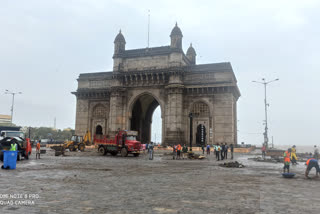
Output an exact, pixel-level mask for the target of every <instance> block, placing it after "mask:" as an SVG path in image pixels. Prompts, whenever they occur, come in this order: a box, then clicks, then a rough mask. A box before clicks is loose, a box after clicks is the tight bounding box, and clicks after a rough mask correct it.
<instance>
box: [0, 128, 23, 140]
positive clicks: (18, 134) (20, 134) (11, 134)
mask: <svg viewBox="0 0 320 214" xmlns="http://www.w3.org/2000/svg"><path fill="white" fill-rule="evenodd" d="M6 137H11V138H14V137H20V138H23V139H24V138H25V136H24V133H23V132H21V131H11V130H3V131H1V133H0V140H2V139H4V138H6Z"/></svg>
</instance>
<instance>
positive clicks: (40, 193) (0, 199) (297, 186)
mask: <svg viewBox="0 0 320 214" xmlns="http://www.w3.org/2000/svg"><path fill="white" fill-rule="evenodd" d="M66 154H67V155H68V156H66V157H55V156H54V155H53V152H48V153H47V154H46V155H44V156H43V157H42V159H41V160H35V158H34V157H33V158H31V159H30V160H28V161H21V162H19V163H18V165H17V169H16V170H1V171H0V184H1V189H0V213H19V214H21V213H41V214H42V213H95V214H96V213H121V214H122V213H237V214H238V213H246V214H247V213H317V214H318V213H320V192H319V190H320V179H316V178H313V179H310V180H308V179H305V178H304V176H303V173H304V169H305V168H304V166H302V165H298V166H296V167H295V168H293V171H294V172H296V173H297V175H296V178H295V179H284V178H282V177H281V175H280V172H281V167H282V164H275V163H260V162H253V161H248V155H236V159H237V160H238V161H240V162H242V163H243V164H245V165H246V168H242V169H230V168H222V167H219V166H218V164H219V163H221V161H220V162H217V161H216V160H215V159H214V158H213V156H208V158H207V159H206V160H172V157H171V156H166V155H164V153H163V152H160V151H159V152H157V153H156V156H155V159H154V160H153V161H149V160H148V159H147V157H146V156H141V157H138V158H135V157H127V158H122V157H112V156H100V155H98V154H97V153H96V151H94V150H91V151H86V152H83V153H80V152H72V153H70V152H67V153H66ZM314 174H315V172H314V171H312V175H314ZM32 194H33V195H32ZM12 197H14V198H12ZM19 197H21V198H19ZM27 203H29V205H21V204H27Z"/></svg>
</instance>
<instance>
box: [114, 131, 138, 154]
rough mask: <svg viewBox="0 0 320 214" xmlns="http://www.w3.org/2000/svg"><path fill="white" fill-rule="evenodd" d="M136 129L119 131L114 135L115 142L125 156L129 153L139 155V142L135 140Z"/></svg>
mask: <svg viewBox="0 0 320 214" xmlns="http://www.w3.org/2000/svg"><path fill="white" fill-rule="evenodd" d="M137 136H138V132H137V131H119V132H118V134H117V135H116V143H117V144H118V147H119V148H120V149H121V150H120V152H121V155H122V156H127V155H128V154H129V153H130V154H133V155H134V156H136V157H137V156H139V155H140V150H141V142H140V141H137Z"/></svg>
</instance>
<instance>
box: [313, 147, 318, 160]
mask: <svg viewBox="0 0 320 214" xmlns="http://www.w3.org/2000/svg"><path fill="white" fill-rule="evenodd" d="M313 157H314V158H315V159H316V160H318V159H319V149H318V148H317V146H316V145H314V151H313Z"/></svg>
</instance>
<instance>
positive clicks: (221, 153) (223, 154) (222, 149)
mask: <svg viewBox="0 0 320 214" xmlns="http://www.w3.org/2000/svg"><path fill="white" fill-rule="evenodd" d="M205 148H206V150H207V155H210V153H211V146H210V145H209V144H208V145H207V146H206V147H204V145H203V146H202V152H203V154H204V152H205ZM229 148H230V152H231V159H233V144H230V147H229V146H228V145H227V143H221V145H220V144H219V143H217V145H212V149H213V153H214V154H215V155H216V159H217V161H220V159H221V160H224V159H228V149H229Z"/></svg>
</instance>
